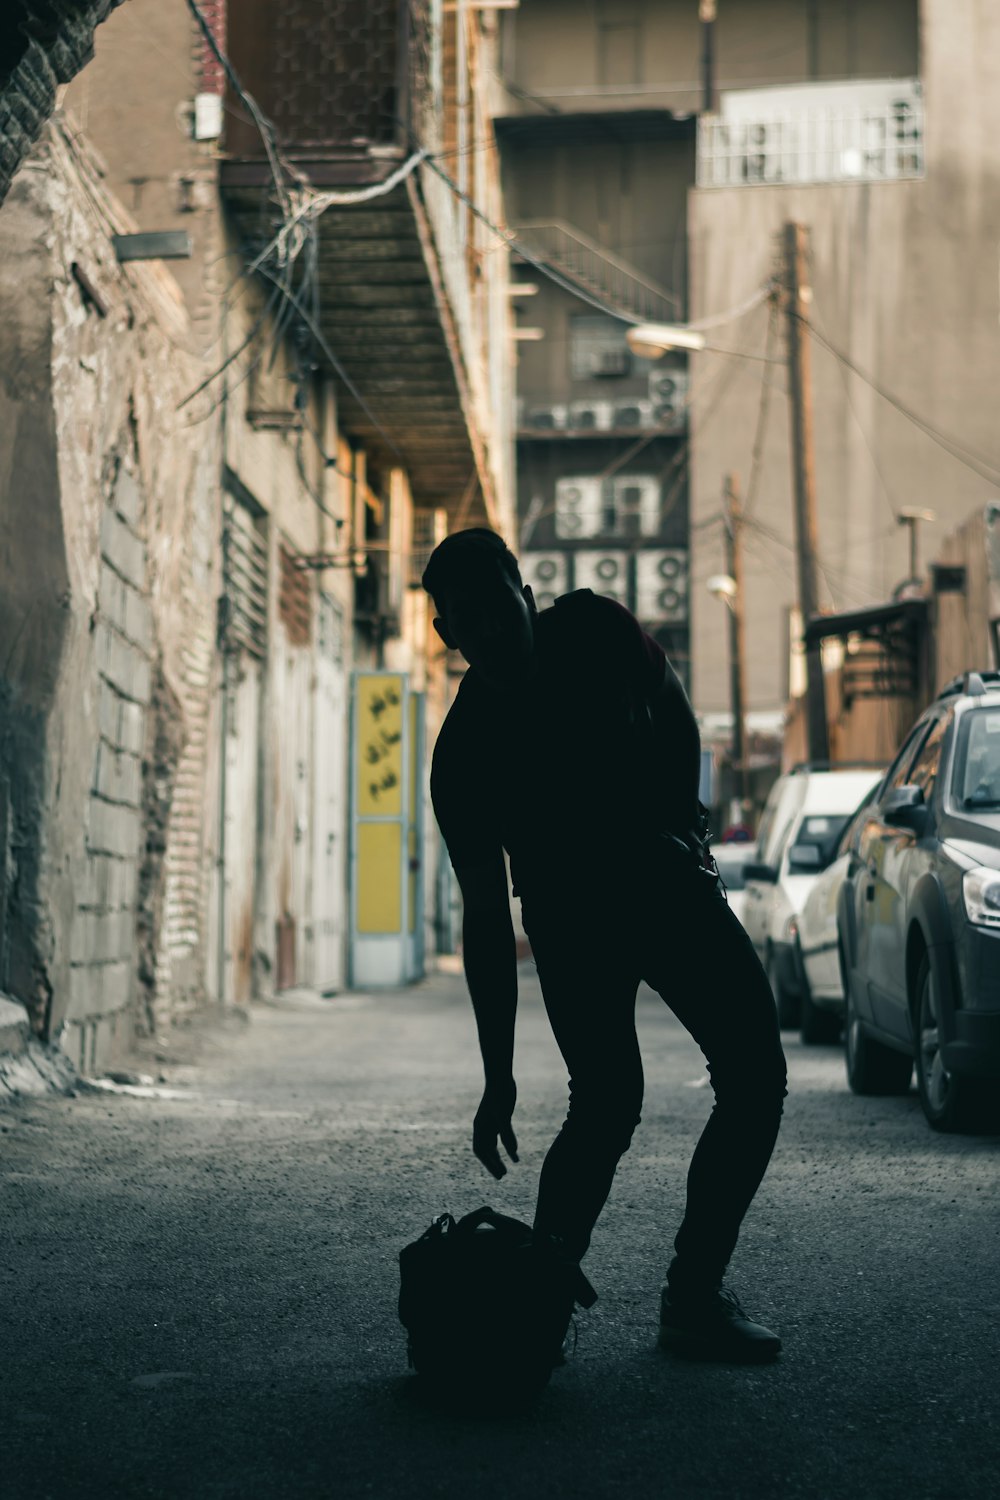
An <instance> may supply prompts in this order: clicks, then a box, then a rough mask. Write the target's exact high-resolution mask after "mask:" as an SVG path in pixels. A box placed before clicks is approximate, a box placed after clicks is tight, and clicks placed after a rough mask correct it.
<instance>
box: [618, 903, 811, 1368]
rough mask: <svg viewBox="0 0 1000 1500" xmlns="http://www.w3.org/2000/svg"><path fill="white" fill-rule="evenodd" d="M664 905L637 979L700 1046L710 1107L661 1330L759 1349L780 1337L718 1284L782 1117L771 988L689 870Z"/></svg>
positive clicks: (721, 1346) (741, 936) (722, 906)
mask: <svg viewBox="0 0 1000 1500" xmlns="http://www.w3.org/2000/svg"><path fill="white" fill-rule="evenodd" d="M665 909H669V910H670V914H671V920H670V921H669V922H666V923H665V922H663V921H662V920H660V921H657V920H656V919H655V917H653V918H651V919H650V920H649V921H648V925H647V929H646V930H647V940H646V943H645V944H644V960H645V962H644V978H645V979H646V980H647V981H648V983H649V984H651V985H652V987H653V988H654V989H656V990H658V991H659V993H660V995H661V996H662V997H663V999H664V1000H665V1001H666V1002H667V1004H668V1005H669V1006H670V1008H671V1009H672V1010H673V1012H674V1014H675V1015H676V1016H677V1018H678V1020H679V1021H681V1022H682V1024H683V1025H684V1026H685V1027H686V1028H687V1030H688V1031H689V1032H690V1033H691V1034H692V1036H693V1037H694V1039H695V1041H697V1043H698V1044H699V1046H700V1047H701V1049H702V1052H703V1053H704V1055H705V1058H706V1060H707V1062H708V1070H709V1075H710V1079H711V1083H712V1088H713V1091H714V1094H715V1106H714V1108H713V1110H712V1113H711V1116H710V1118H709V1120H708V1122H707V1124H706V1126H705V1129H704V1130H703V1132H702V1135H701V1138H700V1140H699V1142H698V1145H697V1147H696V1148H695V1153H694V1157H693V1159H692V1161H691V1167H690V1170H689V1173H688V1181H687V1206H686V1211H685V1214H684V1221H683V1223H682V1225H681V1228H680V1231H679V1232H678V1235H677V1238H676V1241H675V1251H676V1254H675V1255H674V1258H673V1260H672V1262H671V1264H670V1267H669V1270H668V1272H667V1287H666V1289H665V1293H664V1302H663V1314H662V1319H663V1328H662V1334H661V1338H662V1341H663V1342H664V1343H667V1344H668V1345H669V1346H670V1347H673V1348H678V1349H686V1350H687V1352H691V1353H702V1354H704V1355H705V1356H707V1357H710V1358H715V1357H722V1358H730V1357H731V1358H736V1359H750V1360H753V1359H767V1358H770V1357H772V1356H773V1354H775V1353H776V1352H777V1350H778V1349H779V1348H780V1340H778V1339H777V1338H776V1337H775V1335H773V1334H771V1333H770V1331H769V1330H768V1329H766V1328H763V1327H761V1325H759V1324H755V1323H753V1322H752V1321H751V1320H750V1319H749V1318H747V1316H746V1314H745V1313H744V1312H743V1310H742V1308H741V1307H740V1306H739V1303H738V1301H737V1300H736V1299H735V1298H734V1297H733V1295H732V1294H731V1293H724V1292H722V1278H723V1275H724V1274H725V1271H726V1268H727V1266H728V1263H729V1259H730V1257H731V1255H732V1253H733V1250H734V1249H735V1246H736V1241H737V1237H738V1235H739V1231H740V1226H741V1224H742V1222H743V1217H744V1215H745V1214H746V1211H747V1209H748V1208H749V1206H750V1203H751V1201H752V1199H753V1197H754V1194H755V1193H756V1191H757V1188H758V1186H759V1185H760V1181H761V1179H762V1177H763V1175H764V1172H765V1170H766V1168H767V1164H768V1161H769V1160H770V1157H771V1151H772V1149H773V1147H774V1143H775V1138H776V1136H777V1134H778V1126H779V1123H780V1120H781V1112H782V1102H783V1100H784V1097H785V1060H784V1056H783V1054H782V1050H781V1038H780V1033H779V1031H778V1023H777V1015H776V1011H775V1005H774V999H773V996H772V994H771V988H770V985H769V984H768V981H767V976H766V975H765V973H764V971H763V969H762V968H761V965H760V962H759V960H758V959H757V956H756V954H755V953H754V951H753V947H752V945H751V943H750V939H749V938H748V937H747V934H746V932H745V931H744V930H743V928H742V927H741V926H740V924H739V922H738V921H737V920H736V918H735V916H734V915H733V913H732V911H731V910H730V909H729V907H728V905H727V903H726V902H725V901H723V900H722V899H721V897H720V896H719V895H717V894H715V893H714V892H713V891H712V889H711V888H710V887H706V886H702V885H701V884H700V882H699V877H697V876H693V877H692V878H691V879H690V881H689V882H688V883H686V884H684V885H678V888H677V889H676V890H675V892H674V899H673V901H672V902H671V903H670V905H669V907H666V903H665Z"/></svg>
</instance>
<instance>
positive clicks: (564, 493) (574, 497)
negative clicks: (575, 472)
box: [556, 475, 601, 538]
mask: <svg viewBox="0 0 1000 1500" xmlns="http://www.w3.org/2000/svg"><path fill="white" fill-rule="evenodd" d="M600 530H601V481H600V480H599V479H593V478H591V477H590V476H589V475H588V476H586V477H585V478H582V479H573V478H565V479H557V480H556V536H558V537H566V538H572V537H588V536H597V535H598V534H599V533H600Z"/></svg>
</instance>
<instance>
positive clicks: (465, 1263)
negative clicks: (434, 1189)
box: [399, 1207, 597, 1406]
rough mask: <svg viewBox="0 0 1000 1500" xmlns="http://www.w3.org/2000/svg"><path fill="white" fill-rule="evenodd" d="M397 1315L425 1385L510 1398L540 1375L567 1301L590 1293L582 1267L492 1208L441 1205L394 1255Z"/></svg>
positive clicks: (559, 1335)
mask: <svg viewBox="0 0 1000 1500" xmlns="http://www.w3.org/2000/svg"><path fill="white" fill-rule="evenodd" d="M399 1271H400V1290H399V1317H400V1321H401V1322H402V1324H403V1326H404V1327H405V1329H406V1332H407V1350H408V1353H409V1359H410V1364H411V1366H412V1367H413V1368H414V1369H415V1370H416V1371H417V1372H418V1373H419V1374H420V1376H421V1377H422V1379H423V1381H424V1384H425V1386H427V1387H428V1388H433V1390H434V1391H435V1392H437V1393H439V1394H440V1395H442V1396H444V1397H448V1398H451V1399H456V1400H458V1401H460V1402H462V1403H463V1404H467V1405H481V1404H484V1403H488V1404H490V1405H494V1406H496V1405H517V1404H519V1403H521V1402H523V1401H525V1400H530V1399H531V1398H532V1397H533V1396H535V1395H537V1394H538V1392H539V1391H541V1390H542V1388H543V1387H544V1386H545V1385H546V1383H547V1382H548V1379H549V1376H550V1374H551V1373H552V1367H553V1365H554V1364H556V1363H557V1362H558V1361H559V1359H560V1356H561V1352H562V1345H563V1340H564V1339H565V1337H566V1331H567V1329H568V1327H569V1321H570V1318H571V1316H572V1313H573V1308H574V1306H575V1305H576V1304H577V1303H579V1304H580V1306H581V1307H592V1306H593V1304H594V1303H595V1302H596V1300H597V1294H596V1292H595V1291H594V1289H593V1287H592V1286H591V1285H590V1282H589V1281H588V1280H587V1278H586V1276H584V1274H583V1272H582V1271H581V1270H580V1267H579V1266H578V1265H577V1264H576V1263H575V1262H574V1261H571V1260H568V1259H567V1258H565V1257H563V1256H560V1255H559V1254H558V1252H557V1251H556V1250H554V1249H553V1248H552V1247H551V1246H550V1245H548V1244H544V1243H538V1242H536V1241H535V1240H534V1239H533V1236H532V1231H531V1228H530V1226H529V1225H527V1224H523V1223H521V1221H520V1220H518V1219H511V1218H508V1217H506V1216H505V1215H504V1214H498V1213H494V1211H493V1209H492V1208H486V1207H484V1208H479V1209H476V1210H475V1212H473V1213H470V1214H466V1215H465V1217H464V1218H462V1219H458V1220H457V1221H456V1220H455V1219H454V1218H453V1217H452V1215H451V1214H448V1213H444V1214H440V1215H439V1216H438V1218H436V1219H435V1220H434V1222H433V1223H432V1224H431V1225H430V1227H429V1228H428V1229H427V1230H425V1231H424V1233H423V1234H422V1235H421V1236H420V1238H419V1239H418V1240H414V1241H413V1243H412V1244H410V1245H407V1246H406V1247H405V1248H404V1249H403V1250H402V1251H401V1252H400V1256H399Z"/></svg>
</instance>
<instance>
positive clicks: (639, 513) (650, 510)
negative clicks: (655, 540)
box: [614, 474, 660, 536]
mask: <svg viewBox="0 0 1000 1500" xmlns="http://www.w3.org/2000/svg"><path fill="white" fill-rule="evenodd" d="M614 510H615V530H616V532H617V533H618V535H619V536H656V534H657V532H658V531H659V529H660V481H659V480H658V479H657V477H656V475H655V474H619V475H618V476H617V477H616V478H615V481H614Z"/></svg>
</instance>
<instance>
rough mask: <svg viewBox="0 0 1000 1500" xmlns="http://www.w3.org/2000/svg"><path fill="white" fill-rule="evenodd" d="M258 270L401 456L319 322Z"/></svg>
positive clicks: (275, 279) (274, 278)
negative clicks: (295, 314)
mask: <svg viewBox="0 0 1000 1500" xmlns="http://www.w3.org/2000/svg"><path fill="white" fill-rule="evenodd" d="M259 270H260V274H261V276H264V277H266V278H267V280H268V281H270V282H272V283H273V284H274V285H275V286H276V287H278V289H279V290H280V292H281V295H282V296H283V297H285V298H287V299H288V301H289V302H290V303H291V305H292V307H293V308H294V309H295V311H296V312H297V313H298V315H299V317H300V318H301V319H302V321H303V323H304V324H305V325H306V327H307V328H308V329H309V332H310V333H311V334H312V336H313V338H314V339H315V340H316V342H317V344H318V345H319V347H320V348H321V349H322V351H323V353H324V354H325V355H326V357H327V359H328V360H329V361H330V364H331V365H332V367H333V369H334V372H335V373H336V374H337V375H339V377H340V379H341V380H342V381H343V382H344V385H346V387H347V389H348V390H349V391H350V393H351V395H352V396H353V397H354V399H355V401H357V403H358V405H359V406H360V407H361V410H362V411H363V412H364V413H365V415H366V416H367V417H369V418H370V420H371V422H372V424H373V426H374V427H375V428H376V430H377V431H378V432H380V433H381V434H382V436H383V438H384V439H385V441H386V443H387V444H388V445H389V447H390V448H391V449H392V451H393V453H395V454H396V457H397V458H402V454H401V453H400V450H399V446H398V444H397V443H396V441H395V439H394V438H393V437H391V436H390V434H389V433H388V432H386V430H385V428H384V427H383V426H382V423H381V422H380V421H379V419H378V417H377V416H376V415H375V413H374V412H373V411H372V409H371V407H370V406H369V405H368V402H367V401H366V400H365V398H364V396H362V394H361V392H360V391H359V390H358V388H357V386H356V385H355V384H354V381H353V380H352V379H351V377H350V376H349V375H348V373H347V371H346V370H345V369H344V366H343V365H342V364H341V362H340V360H339V359H338V358H337V356H336V355H335V354H334V352H333V350H332V349H331V348H330V345H329V343H328V342H327V339H326V336H325V335H324V333H323V330H322V328H321V327H320V326H319V323H318V322H317V321H316V319H315V318H314V317H313V316H312V314H311V313H310V312H309V311H308V310H307V309H306V308H304V307H303V306H302V303H301V302H300V300H299V299H298V297H296V295H295V293H294V292H293V291H292V290H291V289H290V288H289V287H286V286H285V285H284V283H283V282H281V281H280V280H279V279H278V277H277V276H275V274H274V272H273V271H269V270H268V268H267V267H266V266H261V267H260V268H259Z"/></svg>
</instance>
